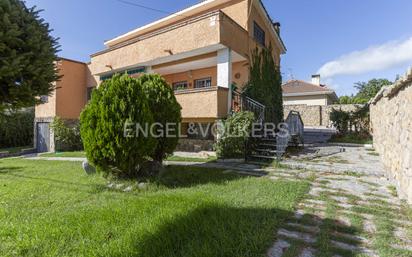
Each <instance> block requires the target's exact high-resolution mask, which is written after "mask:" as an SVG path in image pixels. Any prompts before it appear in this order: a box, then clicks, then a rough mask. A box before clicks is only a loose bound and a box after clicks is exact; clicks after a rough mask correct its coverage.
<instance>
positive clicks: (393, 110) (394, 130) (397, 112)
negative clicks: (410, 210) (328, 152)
mask: <svg viewBox="0 0 412 257" xmlns="http://www.w3.org/2000/svg"><path fill="white" fill-rule="evenodd" d="M370 104H371V105H370V109H371V130H372V134H373V144H374V147H375V149H376V151H378V152H379V154H380V156H381V159H382V161H383V164H384V165H385V168H386V170H387V174H386V175H387V177H388V178H389V179H393V180H395V181H396V184H397V189H398V194H399V196H400V197H401V198H403V199H406V200H408V202H409V203H412V69H410V70H409V72H408V73H407V74H406V75H405V76H404V77H403V78H402V79H400V80H399V81H397V82H396V83H395V84H394V85H392V86H390V87H386V88H384V89H382V90H381V91H380V92H379V93H378V94H377V96H376V97H375V98H374V99H373V100H372V101H371V103H370Z"/></svg>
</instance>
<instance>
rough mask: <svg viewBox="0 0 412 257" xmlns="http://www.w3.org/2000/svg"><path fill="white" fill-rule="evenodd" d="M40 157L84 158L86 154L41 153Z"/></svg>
mask: <svg viewBox="0 0 412 257" xmlns="http://www.w3.org/2000/svg"><path fill="white" fill-rule="evenodd" d="M40 157H70V158H86V153H85V152H83V151H74V152H56V153H42V154H40Z"/></svg>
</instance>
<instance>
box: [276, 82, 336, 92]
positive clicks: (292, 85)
mask: <svg viewBox="0 0 412 257" xmlns="http://www.w3.org/2000/svg"><path fill="white" fill-rule="evenodd" d="M282 89H283V93H284V94H295V93H309V92H311V93H312V92H313V93H315V92H319V93H321V92H323V93H324V92H333V89H330V88H328V87H326V86H325V85H321V86H318V85H315V84H312V83H308V82H305V81H302V80H289V81H288V82H286V83H285V84H283V85H282Z"/></svg>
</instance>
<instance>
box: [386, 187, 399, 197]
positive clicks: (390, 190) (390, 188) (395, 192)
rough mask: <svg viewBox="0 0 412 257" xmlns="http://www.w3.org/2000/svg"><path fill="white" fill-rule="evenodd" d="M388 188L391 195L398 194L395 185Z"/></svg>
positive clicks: (395, 195)
mask: <svg viewBox="0 0 412 257" xmlns="http://www.w3.org/2000/svg"><path fill="white" fill-rule="evenodd" d="M388 190H389V192H390V193H391V195H392V196H394V197H397V196H398V190H397V189H396V187H395V186H388Z"/></svg>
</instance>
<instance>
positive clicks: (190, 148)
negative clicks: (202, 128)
mask: <svg viewBox="0 0 412 257" xmlns="http://www.w3.org/2000/svg"><path fill="white" fill-rule="evenodd" d="M214 143H215V141H214V140H207V139H190V138H181V139H179V143H178V145H177V147H176V149H175V151H181V152H200V151H213V145H214Z"/></svg>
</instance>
